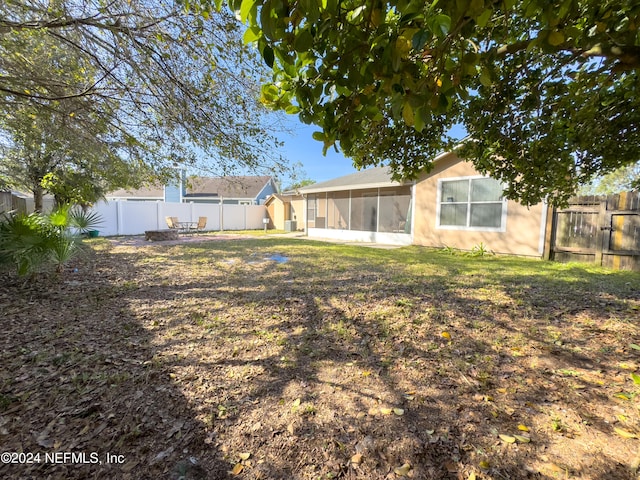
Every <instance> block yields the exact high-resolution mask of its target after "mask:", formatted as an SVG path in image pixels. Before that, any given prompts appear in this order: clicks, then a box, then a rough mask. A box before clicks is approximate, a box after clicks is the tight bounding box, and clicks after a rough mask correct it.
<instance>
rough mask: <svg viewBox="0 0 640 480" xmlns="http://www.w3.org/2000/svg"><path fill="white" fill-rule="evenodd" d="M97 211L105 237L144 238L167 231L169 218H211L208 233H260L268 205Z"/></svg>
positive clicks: (127, 206) (133, 206) (107, 205)
mask: <svg viewBox="0 0 640 480" xmlns="http://www.w3.org/2000/svg"><path fill="white" fill-rule="evenodd" d="M93 211H95V212H97V213H98V214H99V215H100V216H101V217H102V224H101V225H100V227H99V228H98V229H99V230H100V234H101V235H103V236H110V235H142V234H144V232H145V230H159V229H165V228H167V222H166V220H165V218H166V217H178V219H179V220H181V221H189V222H197V221H198V218H199V217H207V225H206V227H205V230H214V231H217V230H257V229H260V228H263V223H262V218H263V217H264V216H265V215H266V207H265V206H264V205H222V206H221V205H214V204H207V203H171V202H153V201H148V202H147V201H142V202H126V201H114V202H99V203H97V204H96V205H95V206H94V207H93Z"/></svg>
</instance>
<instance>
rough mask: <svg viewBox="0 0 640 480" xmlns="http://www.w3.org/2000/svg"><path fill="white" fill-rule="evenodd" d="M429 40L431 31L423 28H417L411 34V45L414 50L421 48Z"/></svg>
mask: <svg viewBox="0 0 640 480" xmlns="http://www.w3.org/2000/svg"><path fill="white" fill-rule="evenodd" d="M429 40H431V32H429V30H425V29H424V28H423V29H421V30H418V31H417V32H416V33H415V34H414V35H413V38H412V39H411V45H412V47H413V49H414V50H418V51H419V50H422V47H424V46H425V45H426V44H427V42H428V41H429Z"/></svg>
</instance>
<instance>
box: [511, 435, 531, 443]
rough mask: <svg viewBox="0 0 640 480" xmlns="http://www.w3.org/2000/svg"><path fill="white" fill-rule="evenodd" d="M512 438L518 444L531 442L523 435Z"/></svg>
mask: <svg viewBox="0 0 640 480" xmlns="http://www.w3.org/2000/svg"><path fill="white" fill-rule="evenodd" d="M514 437H515V439H516V440H517V441H518V443H530V442H531V438H529V437H525V436H524V435H514Z"/></svg>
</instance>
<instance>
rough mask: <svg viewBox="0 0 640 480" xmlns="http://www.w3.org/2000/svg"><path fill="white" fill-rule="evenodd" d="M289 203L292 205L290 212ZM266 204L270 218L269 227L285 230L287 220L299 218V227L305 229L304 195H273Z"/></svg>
mask: <svg viewBox="0 0 640 480" xmlns="http://www.w3.org/2000/svg"><path fill="white" fill-rule="evenodd" d="M289 205H291V212H289ZM266 206H267V212H268V214H269V219H270V222H269V228H275V229H277V230H284V222H285V220H297V222H298V223H297V229H298V230H303V229H304V215H303V212H304V199H303V198H302V196H300V197H294V196H290V195H285V196H282V197H281V198H279V197H271V198H270V199H269V201H268V202H267V203H266ZM289 213H291V218H289Z"/></svg>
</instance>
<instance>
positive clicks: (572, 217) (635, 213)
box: [545, 192, 640, 270]
mask: <svg viewBox="0 0 640 480" xmlns="http://www.w3.org/2000/svg"><path fill="white" fill-rule="evenodd" d="M551 220H552V223H551V229H550V234H551V235H550V239H549V245H548V247H549V248H546V249H545V251H546V252H547V255H548V258H549V259H551V260H556V261H560V262H575V261H577V262H593V263H595V264H597V265H603V266H606V267H610V268H614V269H618V270H640V193H638V192H625V193H620V194H617V195H609V196H601V197H596V196H585V197H575V198H572V199H571V200H570V201H569V206H568V207H567V208H564V209H555V208H554V209H553V214H552V217H551Z"/></svg>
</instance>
